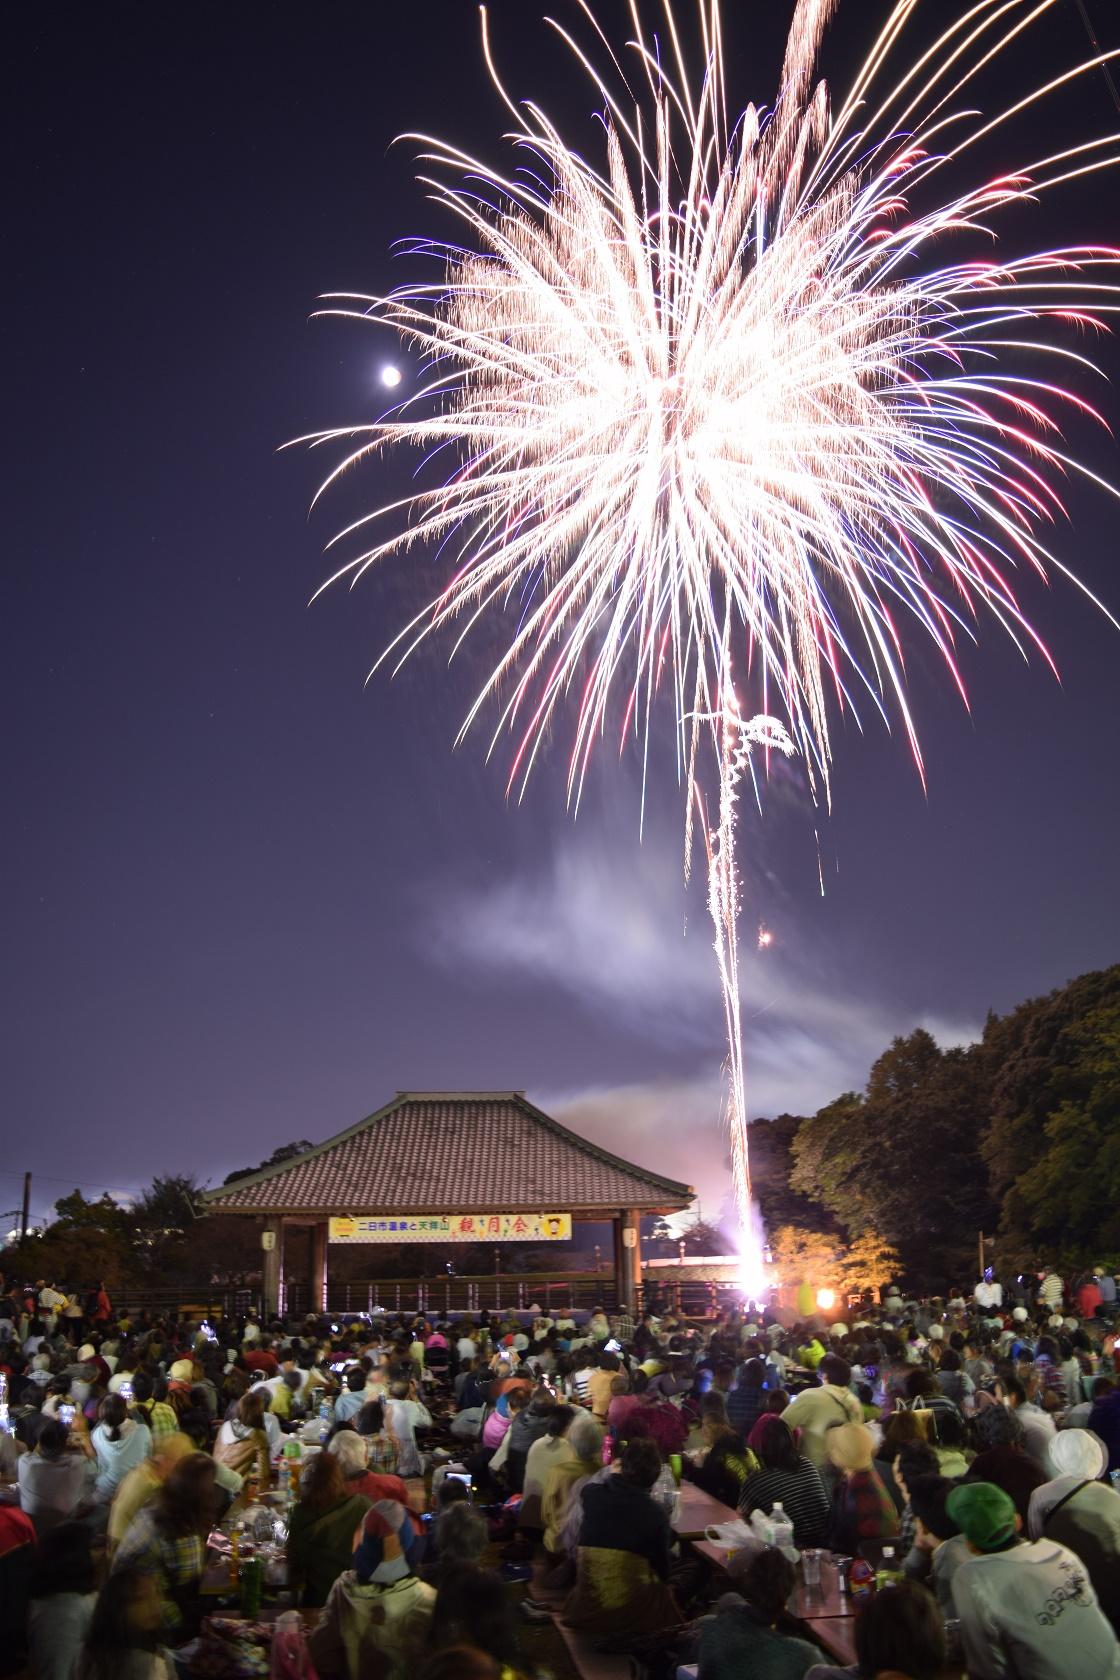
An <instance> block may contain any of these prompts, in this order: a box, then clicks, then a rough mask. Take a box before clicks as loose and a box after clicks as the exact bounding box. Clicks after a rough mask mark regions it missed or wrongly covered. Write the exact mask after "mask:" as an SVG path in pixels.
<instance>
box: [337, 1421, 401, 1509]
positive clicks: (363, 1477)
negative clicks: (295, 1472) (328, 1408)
mask: <svg viewBox="0 0 1120 1680" xmlns="http://www.w3.org/2000/svg"><path fill="white" fill-rule="evenodd" d="M371 1438H372V1437H366V1436H363V1435H359V1434H358V1432H357V1430H356V1429H340V1430H339V1432H338V1434H337V1435H334V1436H333V1437H332V1438H331V1440H330V1442H329V1444H328V1446H327V1451H328V1452H331V1453H333V1454H334V1455H335V1457H336V1458H337V1459H338V1462H339V1464H340V1465H341V1466H342V1475H343V1479H344V1481H345V1483H346V1487H347V1491H348V1492H350V1493H360V1494H361V1495H362V1497H363V1498H365V1499H368V1500H369V1501H370V1503H371V1504H372V1505H375V1504H376V1503H377V1501H378V1500H379V1499H395V1500H396V1501H397V1503H398V1504H400V1505H403V1506H405V1508H406V1509H407V1507H408V1488H407V1487H406V1486H405V1484H404V1482H402V1480H401V1478H400V1477H399V1476H392V1475H388V1474H386V1473H385V1472H384V1471H377V1470H371V1469H370V1465H369V1440H370V1439H371Z"/></svg>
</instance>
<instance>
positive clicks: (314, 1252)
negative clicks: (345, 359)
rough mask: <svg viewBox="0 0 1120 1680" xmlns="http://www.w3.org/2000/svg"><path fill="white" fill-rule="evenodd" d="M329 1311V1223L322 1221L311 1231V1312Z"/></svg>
mask: <svg viewBox="0 0 1120 1680" xmlns="http://www.w3.org/2000/svg"><path fill="white" fill-rule="evenodd" d="M326 1310H327V1222H326V1220H325V1219H321V1220H320V1221H319V1223H318V1224H317V1225H315V1226H313V1227H312V1231H311V1311H312V1312H314V1313H323V1312H326Z"/></svg>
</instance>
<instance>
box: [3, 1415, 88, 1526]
mask: <svg viewBox="0 0 1120 1680" xmlns="http://www.w3.org/2000/svg"><path fill="white" fill-rule="evenodd" d="M69 1442H70V1431H69V1430H68V1429H67V1427H66V1425H65V1424H64V1423H59V1422H58V1420H57V1418H51V1419H48V1421H47V1422H46V1423H44V1424H43V1426H42V1428H41V1429H40V1430H39V1434H38V1438H37V1440H36V1442H35V1448H34V1451H33V1452H28V1453H21V1455H20V1457H19V1460H18V1461H17V1464H16V1475H17V1477H18V1480H19V1502H20V1507H21V1508H22V1509H23V1510H24V1511H26V1512H27V1514H28V1516H29V1517H30V1518H31V1520H32V1522H33V1523H34V1524H35V1532H36V1534H37V1535H38V1537H39V1539H40V1540H42V1539H43V1538H44V1537H45V1536H46V1535H48V1534H49V1533H50V1531H51V1529H52V1528H56V1527H57V1526H58V1525H59V1523H69V1522H70V1521H71V1520H72V1518H74V1517H75V1516H76V1515H78V1513H79V1512H81V1511H83V1510H84V1509H85V1508H86V1506H87V1505H88V1504H89V1502H90V1500H91V1499H92V1498H93V1485H94V1481H95V1479H96V1476H97V1466H96V1461H95V1460H94V1459H92V1458H89V1457H87V1456H86V1455H85V1454H84V1453H81V1452H77V1451H75V1452H70V1451H68V1450H67V1449H68V1446H69Z"/></svg>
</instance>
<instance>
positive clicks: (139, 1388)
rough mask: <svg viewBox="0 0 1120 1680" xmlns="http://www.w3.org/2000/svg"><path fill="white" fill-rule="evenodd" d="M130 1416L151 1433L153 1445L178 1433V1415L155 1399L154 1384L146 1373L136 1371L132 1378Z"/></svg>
mask: <svg viewBox="0 0 1120 1680" xmlns="http://www.w3.org/2000/svg"><path fill="white" fill-rule="evenodd" d="M123 1398H124V1396H123V1395H122V1399H123ZM130 1416H131V1417H133V1418H135V1420H136V1422H137V1423H142V1424H144V1425H145V1427H146V1428H147V1429H149V1430H150V1431H151V1436H152V1441H153V1443H154V1442H157V1441H162V1440H163V1439H164V1438H165V1437H166V1436H168V1435H175V1434H177V1433H178V1429H179V1418H178V1414H177V1413H176V1411H175V1408H174V1406H169V1405H168V1403H167V1401H166V1400H157V1399H156V1398H155V1383H154V1382H153V1381H152V1378H151V1375H150V1374H149V1373H148V1372H147V1371H137V1372H136V1373H135V1375H134V1376H133V1379H132V1411H131V1413H130Z"/></svg>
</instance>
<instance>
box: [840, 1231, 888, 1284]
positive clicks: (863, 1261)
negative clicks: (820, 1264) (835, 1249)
mask: <svg viewBox="0 0 1120 1680" xmlns="http://www.w3.org/2000/svg"><path fill="white" fill-rule="evenodd" d="M842 1270H843V1283H844V1288H845V1289H851V1290H864V1289H882V1288H883V1286H884V1284H887V1283H890V1281H891V1279H892V1278H895V1277H897V1276H898V1275H899V1273H900V1272H901V1270H902V1257H901V1255H900V1254H899V1252H898V1250H897V1249H896V1248H892V1246H891V1244H890V1243H889V1242H887V1241H886V1239H885V1238H884V1237H881V1236H880V1235H879V1233H878V1232H877V1231H865V1232H864V1233H863V1235H862V1236H861V1237H857V1238H856V1240H855V1242H854V1243H853V1244H852V1246H851V1247H850V1248H848V1249H845V1251H844V1257H843V1262H842Z"/></svg>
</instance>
